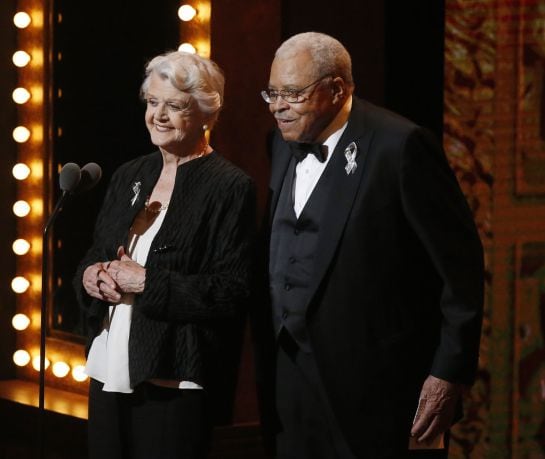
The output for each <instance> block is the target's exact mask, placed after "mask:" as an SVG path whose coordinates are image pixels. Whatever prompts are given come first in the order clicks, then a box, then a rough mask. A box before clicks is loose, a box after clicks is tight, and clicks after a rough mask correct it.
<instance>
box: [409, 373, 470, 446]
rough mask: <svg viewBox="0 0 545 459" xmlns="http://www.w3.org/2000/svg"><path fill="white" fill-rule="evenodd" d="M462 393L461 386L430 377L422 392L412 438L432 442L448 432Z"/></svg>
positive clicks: (425, 382)
mask: <svg viewBox="0 0 545 459" xmlns="http://www.w3.org/2000/svg"><path fill="white" fill-rule="evenodd" d="M462 391H463V386H462V385H461V384H454V383H450V382H448V381H445V380H443V379H439V378H436V377H435V376H431V375H430V376H428V377H427V378H426V380H425V381H424V384H423V385H422V390H421V392H420V400H419V404H418V411H417V413H416V416H415V420H414V423H413V427H412V429H411V436H413V437H416V438H417V440H418V441H419V442H430V441H432V440H433V439H434V438H436V437H437V436H438V435H440V434H442V433H444V432H446V431H447V430H448V429H449V428H450V426H451V425H452V421H453V419H454V415H455V412H456V405H457V402H458V399H459V398H460V396H461V394H462Z"/></svg>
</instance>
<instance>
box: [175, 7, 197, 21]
mask: <svg viewBox="0 0 545 459" xmlns="http://www.w3.org/2000/svg"><path fill="white" fill-rule="evenodd" d="M196 15H197V10H196V9H195V8H193V7H192V6H191V5H182V6H180V8H179V9H178V17H179V18H180V19H181V20H182V21H186V22H187V21H191V19H193V18H194V17H195V16H196Z"/></svg>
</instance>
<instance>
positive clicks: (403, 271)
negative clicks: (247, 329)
mask: <svg viewBox="0 0 545 459" xmlns="http://www.w3.org/2000/svg"><path fill="white" fill-rule="evenodd" d="M353 90H354V83H353V80H352V74H351V59H350V56H349V54H348V52H347V51H346V49H345V48H344V47H343V45H342V44H341V43H339V42H338V41H337V40H335V39H334V38H332V37H330V36H327V35H324V34H320V33H314V32H309V33H303V34H299V35H295V36H293V37H291V38H290V39H289V40H287V41H286V42H284V43H283V44H282V45H281V46H280V48H279V49H278V50H277V52H276V55H275V58H274V61H273V63H272V67H271V73H270V80H269V87H268V89H267V90H265V91H263V92H262V96H263V98H264V100H265V101H266V102H267V103H268V105H269V109H270V111H271V113H272V114H273V116H274V118H275V119H276V122H277V125H278V130H277V132H276V133H275V136H274V139H273V141H272V174H271V182H270V186H271V197H270V199H271V208H270V216H271V220H270V248H269V280H270V294H271V304H272V311H271V314H272V322H273V328H274V335H275V351H276V357H275V366H276V368H275V382H276V384H275V396H276V412H277V415H278V419H279V421H280V429H279V432H278V433H277V435H276V447H277V454H278V458H283V459H284V458H294V459H320V458H323V459H333V458H343V459H345V458H371V459H377V458H392V459H393V458H395V459H399V458H404V457H419V455H420V454H425V457H446V447H445V445H443V444H441V441H442V440H443V438H444V437H445V435H444V434H445V432H447V433H448V429H449V427H450V426H451V425H452V423H453V422H454V421H455V420H456V419H457V418H458V417H459V415H460V395H461V392H462V390H463V389H464V388H465V387H467V386H468V385H470V384H471V383H472V381H473V379H474V376H475V371H476V368H477V359H478V350H479V338H480V330H481V321H482V301H483V257H482V247H481V243H480V240H479V237H478V234H477V231H476V228H475V225H474V222H473V219H472V215H471V212H470V209H469V208H468V205H467V203H466V201H465V198H464V196H463V194H462V192H461V190H460V188H459V186H458V183H457V181H456V178H455V176H454V174H453V173H452V171H451V169H450V168H449V165H448V163H447V160H446V158H445V155H444V153H443V151H442V149H441V146H440V145H439V144H438V143H437V141H436V140H435V139H434V138H433V136H432V135H431V134H430V133H429V132H427V131H426V130H424V129H423V128H421V127H419V126H417V125H416V124H414V123H412V122H410V121H408V120H407V119H404V118H402V117H401V116H399V115H396V114H393V113H391V112H389V111H387V110H384V109H382V108H378V107H376V106H374V105H372V104H370V103H368V102H365V101H363V100H361V99H358V98H357V97H355V96H353V94H352V93H353ZM447 437H448V435H447ZM426 448H434V449H435V450H436V452H435V453H434V452H432V451H431V450H429V449H428V450H427V451H424V452H423V453H422V452H421V451H420V450H425V449H426Z"/></svg>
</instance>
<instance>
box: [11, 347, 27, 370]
mask: <svg viewBox="0 0 545 459" xmlns="http://www.w3.org/2000/svg"><path fill="white" fill-rule="evenodd" d="M13 362H14V363H15V365H17V366H18V367H24V366H25V365H26V364H28V362H30V354H29V353H28V352H27V351H25V350H23V349H19V350H18V351H15V352H14V353H13Z"/></svg>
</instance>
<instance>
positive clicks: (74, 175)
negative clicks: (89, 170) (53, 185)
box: [59, 163, 81, 193]
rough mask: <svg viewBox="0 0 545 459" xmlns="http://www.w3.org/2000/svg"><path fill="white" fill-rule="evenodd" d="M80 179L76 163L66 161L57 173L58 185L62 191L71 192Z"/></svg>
mask: <svg viewBox="0 0 545 459" xmlns="http://www.w3.org/2000/svg"><path fill="white" fill-rule="evenodd" d="M80 180H81V169H80V168H79V166H78V165H77V164H76V163H66V164H65V165H64V166H63V167H62V169H61V173H60V174H59V185H60V187H61V190H62V191H64V192H68V193H70V192H72V191H74V190H75V189H76V187H77V186H78V183H79V182H80Z"/></svg>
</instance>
